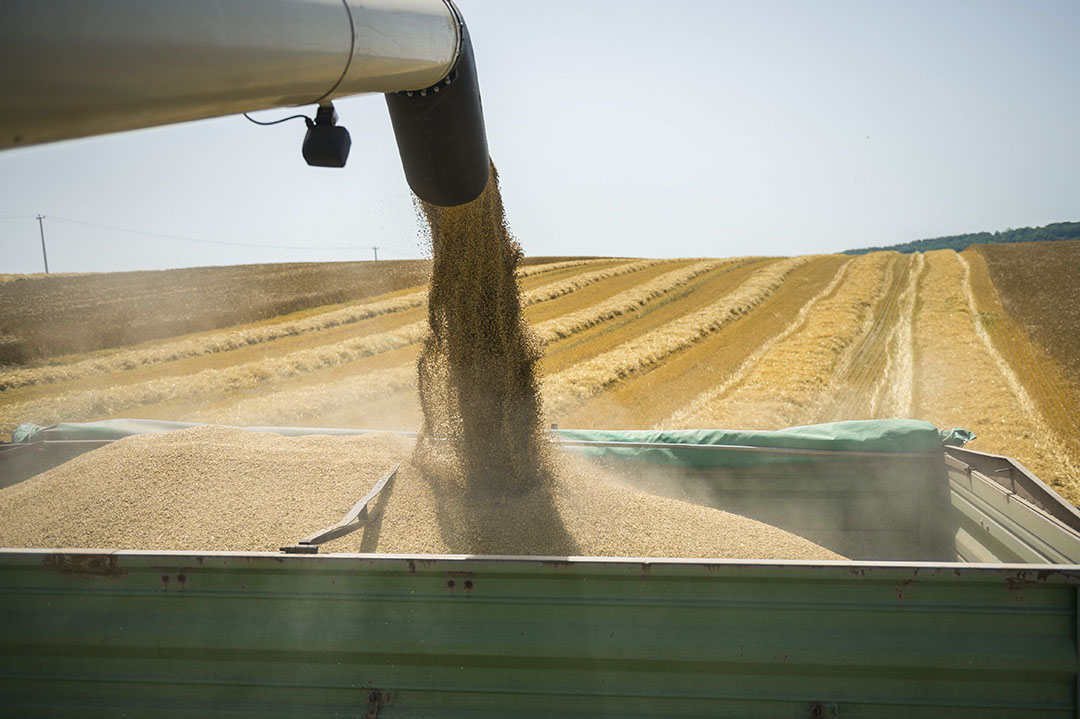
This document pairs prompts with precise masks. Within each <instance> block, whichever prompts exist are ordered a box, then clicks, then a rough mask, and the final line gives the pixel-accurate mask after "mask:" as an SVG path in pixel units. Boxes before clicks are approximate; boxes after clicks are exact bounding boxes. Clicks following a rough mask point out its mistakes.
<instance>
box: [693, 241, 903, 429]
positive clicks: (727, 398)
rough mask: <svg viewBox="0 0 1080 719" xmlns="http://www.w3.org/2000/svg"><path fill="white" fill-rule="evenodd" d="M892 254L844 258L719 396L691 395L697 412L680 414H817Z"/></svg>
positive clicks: (725, 422) (732, 422) (763, 423)
mask: <svg viewBox="0 0 1080 719" xmlns="http://www.w3.org/2000/svg"><path fill="white" fill-rule="evenodd" d="M892 262H893V258H892V257H890V256H889V255H887V254H884V253H874V254H868V255H861V256H859V257H858V258H856V259H854V260H852V261H851V262H849V263H848V264H846V265H845V266H844V268H843V269H842V270H841V272H839V273H837V277H836V279H835V280H834V282H833V283H831V284H830V286H829V287H828V288H826V291H824V292H822V293H821V294H820V295H819V296H817V297H815V298H814V301H813V302H812V304H808V306H805V307H804V308H803V310H802V311H800V314H799V316H798V317H796V319H795V321H794V322H793V323H792V324H791V325H790V326H789V328H788V329H787V330H785V332H784V333H782V335H781V336H778V337H777V338H775V341H773V342H771V343H770V345H769V346H767V347H765V348H764V351H762V352H761V353H760V354H758V355H757V356H756V357H754V358H753V359H754V361H753V362H752V363H748V367H749V370H748V371H746V370H744V371H743V372H740V373H739V376H738V381H737V382H735V383H733V384H732V385H730V388H729V389H728V388H726V387H725V389H728V391H726V392H725V393H724V394H723V396H722V397H719V396H713V397H709V396H708V395H707V396H706V397H705V398H704V399H702V400H699V401H697V402H695V403H694V407H693V408H694V409H695V410H696V414H694V415H693V416H689V415H684V416H680V417H678V418H677V421H679V422H681V423H688V422H697V423H699V424H701V425H703V426H733V427H744V428H747V429H780V428H782V427H786V426H792V425H800V424H807V423H810V422H812V421H814V419H815V417H816V416H817V414H818V413H819V412H821V410H822V407H823V406H824V405H825V404H827V403H828V402H829V398H830V397H831V396H832V394H833V391H834V389H835V386H836V382H837V377H838V373H842V371H843V368H844V367H845V366H846V365H848V364H849V363H850V362H851V359H850V355H851V354H852V352H853V351H854V350H855V349H856V348H857V346H858V341H859V339H860V337H861V336H862V335H863V333H864V332H865V331H866V329H867V326H868V324H870V323H868V320H870V319H872V315H873V313H874V312H875V311H876V310H877V309H878V307H879V305H880V302H878V301H874V298H875V297H878V296H880V295H879V293H880V292H881V291H882V290H883V288H884V287H885V286H886V283H885V282H884V280H885V279H886V278H887V276H888V275H889V269H890V266H891V264H892ZM721 387H724V385H721Z"/></svg>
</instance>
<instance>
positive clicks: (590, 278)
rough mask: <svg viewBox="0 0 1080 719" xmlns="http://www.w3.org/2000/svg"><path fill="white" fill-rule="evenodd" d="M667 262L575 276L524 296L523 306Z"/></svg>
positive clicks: (522, 299) (637, 263)
mask: <svg viewBox="0 0 1080 719" xmlns="http://www.w3.org/2000/svg"><path fill="white" fill-rule="evenodd" d="M665 261H666V260H642V261H640V262H630V263H627V264H625V265H616V266H615V267H608V268H606V269H603V270H596V271H595V272H586V273H584V274H580V275H574V276H573V277H569V278H567V279H565V280H561V281H558V282H549V283H548V284H546V285H541V286H540V287H537V288H536V289H534V290H531V291H529V292H525V293H524V294H522V295H521V304H522V306H523V307H527V306H529V305H535V304H539V303H540V302H547V301H549V300H554V299H558V298H559V297H562V296H564V295H568V294H570V293H571V292H576V291H577V290H580V289H583V288H585V287H588V286H589V285H591V284H594V283H596V282H601V281H603V280H608V279H611V278H612V277H619V276H620V275H628V274H631V273H634V272H640V271H641V270H644V269H648V268H649V267H653V266H655V265H659V264H661V263H663V262H665Z"/></svg>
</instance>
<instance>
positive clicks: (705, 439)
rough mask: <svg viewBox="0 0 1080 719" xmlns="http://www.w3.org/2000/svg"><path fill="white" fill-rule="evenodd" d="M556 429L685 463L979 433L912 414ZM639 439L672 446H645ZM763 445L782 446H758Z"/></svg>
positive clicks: (739, 461) (806, 454)
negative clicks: (767, 427)
mask: <svg viewBox="0 0 1080 719" xmlns="http://www.w3.org/2000/svg"><path fill="white" fill-rule="evenodd" d="M558 434H559V435H560V436H561V437H562V438H563V439H566V440H573V441H579V442H604V443H619V442H627V443H631V442H632V443H636V444H637V445H638V446H633V447H625V448H624V447H618V446H610V445H609V446H589V447H586V448H585V451H586V452H587V453H588V454H590V455H592V456H598V457H612V458H618V459H635V460H641V461H647V462H655V463H658V464H679V465H684V466H718V465H723V466H748V465H749V466H752V465H755V464H776V463H784V464H788V463H807V462H814V461H831V460H833V459H839V458H842V457H845V456H848V457H851V456H858V455H854V454H853V453H859V455H861V454H862V453H882V454H898V453H899V454H927V453H931V452H940V451H941V450H942V447H943V446H944V445H954V446H963V445H964V444H965V443H967V442H969V441H971V440H972V439H974V438H975V435H974V433H972V432H969V431H968V430H966V429H953V430H946V431H943V430H939V429H938V428H936V427H935V426H934V425H932V424H930V423H929V422H923V421H920V420H913V419H884V420H859V421H849V422H831V423H828V424H815V425H808V426H805V427H791V428H788V429H781V430H776V431H759V430H732V429H680V430H621V431H605V430H586V429H568V430H559V432H558ZM641 444H650V445H668V446H666V447H657V446H652V447H641V446H640V445H641ZM671 445H683V446H681V447H672V446H671ZM725 448H726V451H725ZM760 448H766V449H773V450H780V451H778V452H768V451H758V450H759V449H760ZM800 450H801V451H800Z"/></svg>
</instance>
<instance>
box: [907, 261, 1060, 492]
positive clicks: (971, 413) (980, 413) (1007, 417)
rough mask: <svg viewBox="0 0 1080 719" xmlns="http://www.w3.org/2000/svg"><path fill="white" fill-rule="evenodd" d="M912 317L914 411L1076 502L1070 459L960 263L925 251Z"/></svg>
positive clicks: (963, 262)
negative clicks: (964, 434)
mask: <svg viewBox="0 0 1080 719" xmlns="http://www.w3.org/2000/svg"><path fill="white" fill-rule="evenodd" d="M926 261H927V268H926V272H925V273H924V275H923V280H922V283H921V285H920V287H919V299H918V301H917V303H916V315H915V323H914V340H915V402H914V404H915V414H916V416H918V417H920V418H922V419H926V420H928V421H930V422H933V423H934V424H936V425H938V426H939V427H965V428H967V429H970V430H973V431H974V432H975V433H976V434H977V435H978V436H979V437H978V439H976V440H975V442H973V443H972V445H971V447H972V448H973V449H979V450H983V451H986V452H994V453H999V454H1006V455H1009V456H1011V457H1014V458H1016V459H1018V460H1020V461H1021V462H1022V463H1023V464H1024V465H1025V466H1027V467H1028V468H1029V469H1031V470H1032V471H1033V472H1035V474H1037V475H1038V476H1040V477H1041V478H1042V479H1043V480H1045V481H1047V482H1048V483H1050V484H1051V485H1052V486H1054V488H1055V489H1056V490H1057V491H1058V492H1060V493H1061V494H1062V495H1063V496H1064V497H1066V498H1067V499H1069V501H1072V502H1076V501H1078V500H1080V491H1078V477H1080V474H1078V472H1077V466H1076V460H1075V458H1073V457H1070V456H1069V454H1068V451H1067V449H1068V445H1065V444H1063V443H1062V442H1061V441H1060V440H1059V439H1058V438H1057V437H1056V434H1057V433H1056V432H1055V431H1054V429H1053V428H1052V427H1051V426H1050V425H1049V423H1048V422H1047V421H1046V420H1045V418H1043V417H1042V415H1041V413H1040V412H1039V411H1038V408H1037V406H1036V405H1035V404H1034V403H1033V402H1032V401H1031V399H1030V397H1029V396H1028V395H1027V392H1026V390H1024V388H1023V386H1022V384H1021V383H1020V382H1019V379H1018V378H1017V377H1016V375H1015V373H1014V372H1013V371H1012V369H1011V368H1010V367H1009V366H1008V363H1007V362H1005V360H1004V358H1003V357H1002V356H1001V355H1000V354H999V353H998V352H997V350H996V349H995V348H994V346H993V343H992V341H990V338H989V335H988V334H987V332H986V330H985V328H983V326H982V324H981V321H980V318H979V315H978V312H977V311H976V309H975V299H974V295H973V292H972V289H971V275H970V268H969V266H968V263H967V261H966V260H965V259H964V258H963V257H962V256H961V255H958V254H956V253H955V252H952V251H951V250H942V251H938V252H929V253H927V254H926Z"/></svg>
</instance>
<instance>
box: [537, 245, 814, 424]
mask: <svg viewBox="0 0 1080 719" xmlns="http://www.w3.org/2000/svg"><path fill="white" fill-rule="evenodd" d="M809 259H810V258H809V257H805V256H804V257H796V258H791V259H785V260H780V261H778V262H775V263H773V264H770V265H769V266H767V267H764V268H762V269H760V270H758V271H757V272H755V273H754V274H753V275H751V276H750V278H749V279H747V280H746V281H745V282H743V283H742V284H741V285H739V287H738V288H736V289H735V291H733V292H731V293H730V294H728V295H725V296H724V297H723V298H722V299H720V300H718V301H716V302H714V303H712V304H710V305H708V306H706V307H703V308H702V309H700V310H697V311H695V312H691V313H689V314H687V315H684V316H682V317H680V318H679V319H677V320H674V321H673V322H670V323H668V324H666V325H664V326H663V327H660V328H658V329H655V330H653V331H651V332H648V333H646V334H644V335H641V336H638V337H636V338H634V339H632V340H629V341H627V342H625V343H623V344H622V345H619V346H618V347H615V348H613V349H611V350H609V351H607V352H604V353H602V354H599V355H597V356H595V357H592V358H590V359H588V360H585V361H583V362H579V363H577V364H575V365H573V366H571V367H569V368H568V369H566V370H563V371H562V372H559V373H557V374H555V375H552V376H550V377H547V378H545V380H544V397H545V401H546V404H547V406H548V408H549V411H551V412H552V413H553V414H555V415H562V414H565V413H566V412H567V411H568V410H569V408H571V407H573V406H574V405H576V404H578V403H580V402H582V401H585V400H587V399H588V398H589V397H591V396H593V395H595V394H596V393H597V392H600V391H602V390H603V389H605V388H606V387H608V386H610V385H612V384H614V383H615V382H618V381H619V380H621V379H623V378H624V377H627V376H629V375H631V374H634V373H635V372H639V371H641V370H643V369H645V368H647V367H650V366H652V365H654V364H656V363H658V362H661V361H662V360H663V359H664V358H666V357H668V356H669V355H671V354H673V353H675V352H678V351H679V350H680V349H683V348H685V347H688V346H690V345H692V344H693V343H695V342H697V341H698V340H700V339H701V338H702V337H704V336H706V335H708V334H709V333H711V332H715V331H716V330H718V329H719V328H721V327H723V326H724V325H726V324H727V323H729V322H732V321H733V320H736V319H738V318H739V317H741V316H742V315H744V314H746V313H747V312H750V311H751V310H752V309H754V308H755V307H757V306H758V305H759V304H761V302H762V301H764V300H765V299H766V298H767V297H769V296H770V295H771V294H772V293H773V292H775V291H776V289H777V288H778V287H780V285H781V284H782V283H783V281H784V279H785V278H786V277H787V276H788V275H789V274H791V272H792V271H794V270H795V269H796V268H798V267H801V266H802V265H805V264H806V263H807V262H808V261H809Z"/></svg>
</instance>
